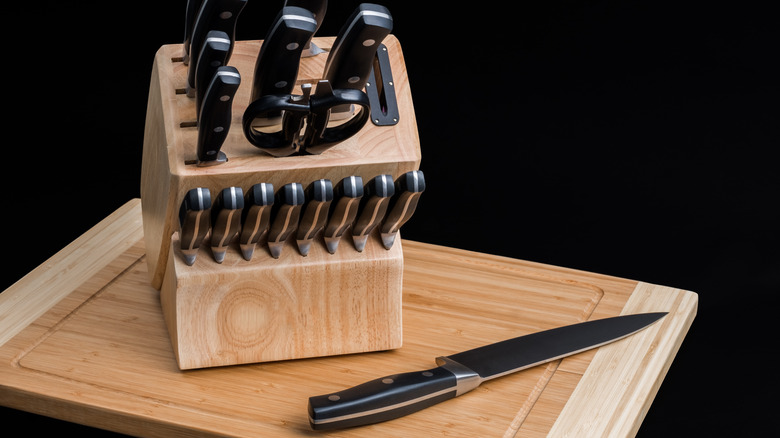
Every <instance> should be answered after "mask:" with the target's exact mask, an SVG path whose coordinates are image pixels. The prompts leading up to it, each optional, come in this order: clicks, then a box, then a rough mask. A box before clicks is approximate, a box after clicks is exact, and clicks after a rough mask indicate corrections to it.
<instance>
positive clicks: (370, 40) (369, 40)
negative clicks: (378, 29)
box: [363, 38, 376, 47]
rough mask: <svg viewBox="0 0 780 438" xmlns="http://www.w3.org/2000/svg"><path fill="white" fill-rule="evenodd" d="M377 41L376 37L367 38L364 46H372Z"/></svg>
mask: <svg viewBox="0 0 780 438" xmlns="http://www.w3.org/2000/svg"><path fill="white" fill-rule="evenodd" d="M375 43H376V40H375V39H371V38H369V39H367V40H365V41H363V45H364V46H366V47H371V46H373V45H374V44H375Z"/></svg>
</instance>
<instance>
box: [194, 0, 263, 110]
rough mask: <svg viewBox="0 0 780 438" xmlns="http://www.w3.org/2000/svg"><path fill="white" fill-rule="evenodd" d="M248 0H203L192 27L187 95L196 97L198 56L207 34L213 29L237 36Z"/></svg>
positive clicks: (233, 37)
mask: <svg viewBox="0 0 780 438" xmlns="http://www.w3.org/2000/svg"><path fill="white" fill-rule="evenodd" d="M247 1H248V0H203V4H202V5H201V6H200V10H199V11H198V16H197V18H196V19H195V24H194V26H193V28H192V38H191V40H190V48H189V54H190V59H189V70H188V71H187V84H186V91H187V96H189V97H195V87H196V84H195V72H196V66H197V64H198V59H197V58H198V56H199V55H200V51H201V49H202V48H203V44H205V41H206V36H207V35H208V33H209V32H211V31H213V30H218V31H222V32H225V33H226V34H227V35H228V38H229V39H230V40H231V41H235V38H236V21H237V20H238V16H239V14H241V11H242V10H243V9H244V6H246V4H247ZM232 50H233V44H231V45H230V50H228V54H227V56H226V59H225V64H227V62H228V60H229V59H230V55H231V54H232Z"/></svg>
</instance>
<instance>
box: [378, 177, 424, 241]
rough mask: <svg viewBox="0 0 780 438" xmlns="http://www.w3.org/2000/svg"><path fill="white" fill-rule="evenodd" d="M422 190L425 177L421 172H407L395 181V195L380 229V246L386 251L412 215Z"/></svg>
mask: <svg viewBox="0 0 780 438" xmlns="http://www.w3.org/2000/svg"><path fill="white" fill-rule="evenodd" d="M424 190H425V175H423V173H422V171H421V170H413V171H411V172H407V173H405V174H403V175H401V176H400V177H399V178H398V179H397V180H396V181H395V195H393V198H392V199H391V200H390V205H389V206H388V207H387V208H388V211H387V216H386V217H385V220H384V222H383V223H382V228H381V229H380V236H381V237H382V244H383V245H384V246H385V248H386V249H390V248H391V247H392V246H393V242H395V236H396V235H397V234H398V230H399V229H400V228H401V226H402V225H403V224H405V223H406V221H408V220H409V218H411V217H412V215H413V214H414V210H415V209H417V202H419V200H420V195H422V192H423V191H424Z"/></svg>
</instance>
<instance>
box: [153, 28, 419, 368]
mask: <svg viewBox="0 0 780 438" xmlns="http://www.w3.org/2000/svg"><path fill="white" fill-rule="evenodd" d="M334 39H335V38H334V37H323V38H314V43H315V44H317V45H318V46H319V47H321V48H323V49H325V50H328V49H329V48H330V46H331V45H332V43H333V41H334ZM383 43H384V45H385V46H386V47H387V51H388V55H389V59H390V65H391V69H392V76H393V84H391V85H390V86H391V87H392V90H394V92H395V95H396V99H397V102H398V110H399V120H398V123H397V124H395V125H390V126H377V125H374V124H373V123H371V122H370V121H369V122H368V123H366V125H365V126H364V127H363V129H362V130H361V131H360V132H358V133H357V134H356V135H354V136H353V137H351V138H349V139H347V140H345V141H343V142H342V143H339V144H337V145H336V146H334V147H332V148H331V149H329V150H327V151H325V152H323V153H322V154H320V155H307V156H292V157H281V158H276V157H272V156H270V155H267V154H265V153H263V152H262V151H260V150H259V149H258V148H256V147H255V146H253V145H252V144H251V143H249V141H248V140H247V139H246V138H245V137H244V134H243V131H242V126H241V118H242V116H243V113H244V110H245V109H246V107H247V106H248V105H249V103H250V102H249V98H250V97H249V96H250V93H251V84H252V79H253V74H254V64H255V59H256V57H257V54H258V53H259V50H260V46H261V44H262V41H238V42H236V44H235V47H234V50H233V53H232V56H231V58H230V60H229V62H228V65H231V66H233V67H235V68H237V69H238V71H239V73H240V74H241V85H240V87H239V89H238V92H237V93H236V96H235V98H234V102H233V108H232V110H233V114H232V117H233V122H232V124H231V127H230V131H229V134H228V138H227V140H226V141H225V143H224V145H223V147H222V151H223V152H225V154H226V155H227V157H228V161H227V162H226V163H224V164H220V165H216V166H211V167H199V166H197V165H196V164H195V163H196V161H197V160H196V143H197V127H196V126H195V123H194V122H195V99H194V98H189V97H187V95H186V93H185V92H184V89H185V83H186V77H187V69H188V67H187V66H186V65H184V64H183V63H182V60H181V57H182V50H183V48H182V45H181V44H172V45H165V46H162V47H161V48H160V49H159V50H158V52H157V54H156V56H155V59H154V65H153V69H152V77H151V84H150V89H149V101H148V107H147V115H146V128H145V133H144V149H143V162H142V174H141V205H142V215H143V228H144V238H145V244H146V260H147V263H148V270H149V274H150V280H151V284H152V286H153V287H154V288H156V289H158V290H160V301H161V305H162V310H163V314H164V317H165V321H166V324H167V327H168V331H169V334H170V336H171V341H172V344H173V347H174V351H175V355H176V360H177V362H178V366H179V368H181V369H192V368H203V367H211V366H222V365H233V364H241V363H254V362H266V361H274V360H285V359H296V358H304V357H316V356H329V355H336V354H347V353H359V352H367V351H379V350H387V349H393V348H398V347H400V346H401V342H402V326H401V284H402V277H403V253H402V248H401V239H400V236H399V237H398V238H396V243H395V244H394V245H393V247H392V248H391V249H390V250H387V249H385V248H384V247H383V246H382V244H381V241H380V237H379V235H378V234H376V233H378V230H374V233H375V234H374V235H372V236H370V238H369V241H368V242H367V244H366V247H365V249H364V250H363V252H358V251H357V250H355V248H354V246H353V245H352V242H351V239H350V236H348V233H349V231H348V232H347V233H345V235H344V237H343V238H342V241H341V244H340V245H339V248H338V250H337V251H336V253H335V254H330V253H329V252H328V251H327V249H326V248H325V245H324V242H323V241H322V239H321V236H320V240H315V241H314V243H313V244H312V248H311V250H310V252H309V254H308V255H307V256H305V257H304V256H302V255H300V253H299V252H298V249H297V247H296V246H295V241H294V238H295V236H294V233H293V235H292V236H290V239H289V240H288V241H287V242H286V243H285V248H284V250H283V252H282V255H281V256H280V257H279V258H278V259H274V258H273V257H271V255H270V253H269V252H268V249H267V248H266V247H264V246H262V245H261V244H258V246H257V249H256V250H255V253H254V256H253V257H252V260H250V261H247V260H245V259H244V258H243V257H242V256H241V253H240V250H239V248H238V243H237V242H235V243H234V245H235V247H231V248H230V249H229V250H228V253H227V255H226V257H225V259H224V261H223V262H222V263H217V262H216V261H214V259H213V257H212V254H211V251H210V248H209V245H208V241H209V237H208V236H207V237H206V240H205V241H204V243H203V245H202V246H201V250H200V253H199V255H198V257H197V260H196V262H195V264H194V265H192V266H188V265H186V264H185V263H184V261H183V258H182V255H181V253H180V250H179V248H178V243H179V242H178V230H179V223H178V211H179V206H180V205H181V202H182V200H183V198H184V195H185V194H186V193H187V192H188V191H189V190H190V189H193V188H196V187H206V188H208V189H209V190H210V191H211V193H212V199H214V198H215V197H216V194H217V193H219V191H220V190H222V189H223V188H226V187H231V186H238V187H241V188H242V189H243V190H244V192H246V191H248V190H249V188H250V187H251V186H252V185H254V184H256V183H261V182H265V183H271V184H273V185H274V188H275V189H276V190H278V189H279V188H281V187H282V186H283V185H284V184H287V183H291V182H298V183H301V184H302V185H303V186H304V187H306V186H307V185H308V184H309V183H311V182H312V181H315V180H318V179H321V178H327V179H330V180H331V181H332V182H333V184H334V185H335V184H336V183H337V182H338V181H340V180H341V179H343V178H345V177H348V176H351V175H358V176H361V177H362V178H363V180H364V182H365V181H368V180H369V179H371V178H373V177H374V176H376V175H380V174H390V175H392V176H393V178H398V177H399V176H400V175H402V174H404V173H406V172H409V171H412V170H417V169H419V165H420V160H421V154H420V142H419V137H418V134H417V123H416V120H415V115H414V107H413V104H412V98H411V93H410V90H409V83H408V78H407V75H406V65H405V63H404V59H403V54H402V51H401V46H400V44H399V42H398V40H397V39H396V38H395V37H394V36H393V35H389V36H388V37H387V38H386V39H385V40H384V42H383ZM326 58H327V53H323V54H320V55H316V56H313V57H308V58H303V59H302V60H301V67H300V71H299V75H298V85H300V84H303V83H316V81H317V80H319V79H320V75H321V74H322V71H323V67H324V64H325V60H326Z"/></svg>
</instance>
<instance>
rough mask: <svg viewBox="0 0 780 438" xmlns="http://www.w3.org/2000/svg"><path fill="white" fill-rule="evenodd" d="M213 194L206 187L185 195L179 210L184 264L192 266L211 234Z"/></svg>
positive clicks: (180, 238) (180, 239) (195, 189)
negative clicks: (210, 218) (210, 221)
mask: <svg viewBox="0 0 780 438" xmlns="http://www.w3.org/2000/svg"><path fill="white" fill-rule="evenodd" d="M210 210H211V192H209V189H207V188H204V187H197V188H194V189H191V190H190V191H188V192H187V194H186V195H184V200H183V201H182V203H181V207H180V208H179V224H180V225H181V229H180V231H179V241H180V243H181V252H182V253H183V254H184V263H186V264H187V265H188V266H192V265H193V263H195V259H196V258H197V257H198V250H199V249H200V244H201V243H203V239H204V238H205V237H206V234H208V232H209V211H210Z"/></svg>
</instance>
